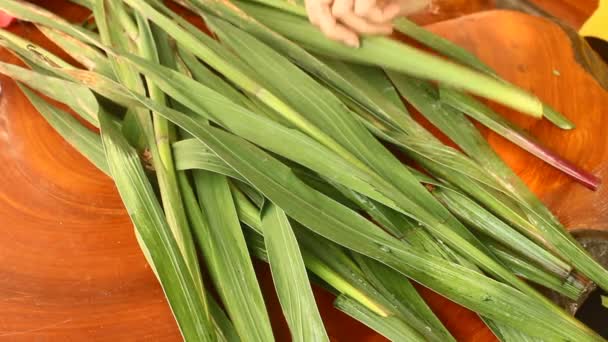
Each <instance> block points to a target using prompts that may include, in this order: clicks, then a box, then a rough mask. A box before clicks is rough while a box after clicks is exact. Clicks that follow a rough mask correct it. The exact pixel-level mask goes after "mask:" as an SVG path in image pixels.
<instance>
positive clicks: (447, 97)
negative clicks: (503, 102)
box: [440, 87, 601, 190]
mask: <svg viewBox="0 0 608 342" xmlns="http://www.w3.org/2000/svg"><path fill="white" fill-rule="evenodd" d="M440 98H441V101H442V102H443V103H445V104H447V105H448V106H452V107H454V108H456V109H457V110H459V111H461V112H462V113H464V114H466V115H468V116H470V117H471V118H473V119H475V120H477V121H479V122H480V123H481V124H482V125H484V126H486V127H488V128H490V129H491V130H493V131H494V132H496V133H498V134H499V135H501V136H502V137H504V138H506V139H507V140H509V141H511V142H512V143H514V144H516V145H517V146H519V147H521V148H523V149H524V150H526V151H528V152H529V153H531V154H533V155H535V156H536V157H538V158H539V159H542V160H543V161H544V162H546V163H547V164H549V165H551V166H553V167H555V168H556V169H558V170H560V171H562V172H564V173H566V174H567V175H569V176H570V177H572V178H574V179H575V180H576V181H578V182H580V183H581V184H583V185H584V186H586V187H587V188H589V189H591V190H597V188H598V187H599V185H600V182H601V181H600V179H599V178H598V177H596V176H594V175H592V174H590V173H588V172H587V171H585V170H582V169H580V168H578V167H577V166H576V165H574V164H572V163H571V162H569V161H567V160H565V159H563V158H561V157H560V156H559V155H557V154H556V153H555V152H553V151H551V150H549V149H548V148H546V147H544V146H542V145H541V144H540V143H539V142H538V141H536V140H535V139H534V138H532V137H531V136H529V135H528V134H527V133H526V132H524V131H523V130H522V129H520V128H518V127H517V126H515V125H514V124H512V123H511V122H509V121H508V120H506V119H505V118H504V117H502V116H500V115H498V114H497V113H496V112H494V111H493V110H492V109H490V108H489V107H487V106H485V105H484V104H482V103H481V102H479V101H477V100H476V99H474V98H473V97H470V96H468V95H466V94H463V93H461V92H458V91H456V90H454V89H449V88H446V87H440Z"/></svg>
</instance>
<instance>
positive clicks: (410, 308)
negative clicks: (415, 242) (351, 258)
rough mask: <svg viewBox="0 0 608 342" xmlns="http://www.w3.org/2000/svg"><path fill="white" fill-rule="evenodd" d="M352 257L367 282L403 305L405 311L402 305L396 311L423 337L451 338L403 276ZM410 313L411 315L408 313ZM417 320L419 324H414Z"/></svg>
mask: <svg viewBox="0 0 608 342" xmlns="http://www.w3.org/2000/svg"><path fill="white" fill-rule="evenodd" d="M355 259H356V260H357V262H358V264H359V266H361V268H362V270H363V272H364V273H365V275H366V276H367V277H368V279H369V281H370V282H371V283H372V284H373V285H374V286H375V287H376V288H377V289H378V291H380V293H382V294H383V295H384V296H386V297H388V298H391V299H392V301H393V302H394V303H398V306H399V307H400V308H401V307H405V308H406V309H405V310H404V309H403V308H401V310H399V312H400V313H401V314H402V315H403V320H404V321H405V322H408V323H409V324H411V325H412V326H413V327H414V328H416V329H417V331H418V332H419V333H422V334H423V335H424V336H425V337H426V338H427V339H429V338H433V339H434V340H436V341H454V338H453V337H452V335H451V334H450V333H449V331H448V330H447V329H446V328H445V327H444V326H443V324H442V323H441V321H439V319H438V318H437V316H435V314H434V313H433V311H431V309H430V308H429V307H428V305H427V304H426V303H425V302H424V300H423V299H422V297H420V295H419V294H418V292H417V291H416V289H415V288H414V286H412V284H411V283H410V282H409V281H408V280H407V279H406V278H405V277H404V276H403V275H401V274H399V273H398V272H395V270H393V269H391V268H389V267H387V266H385V265H383V264H381V263H379V262H377V261H375V260H372V259H370V258H366V257H363V256H360V255H355ZM412 314H413V315H415V316H414V317H412V316H410V315H412ZM419 322H420V323H422V324H423V325H422V326H416V325H414V324H415V323H419Z"/></svg>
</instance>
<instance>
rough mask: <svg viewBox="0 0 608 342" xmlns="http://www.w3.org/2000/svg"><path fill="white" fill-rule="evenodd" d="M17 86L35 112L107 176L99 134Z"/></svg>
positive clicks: (106, 164)
mask: <svg viewBox="0 0 608 342" xmlns="http://www.w3.org/2000/svg"><path fill="white" fill-rule="evenodd" d="M18 85H19V88H20V89H21V91H22V92H23V93H24V94H25V96H27V98H28V100H29V101H30V102H31V103H32V104H33V105H34V107H35V108H36V110H37V111H38V112H39V113H40V114H41V115H42V116H43V117H44V118H45V119H46V121H47V122H48V123H49V124H50V125H51V126H52V127H53V129H55V131H57V133H59V134H60V135H61V137H62V138H63V139H65V140H66V141H67V142H68V143H70V145H72V146H73V147H74V148H75V149H76V150H77V151H78V152H80V153H81V154H82V155H84V156H85V157H86V158H87V159H88V160H89V161H90V162H91V163H93V165H95V166H96V167H97V168H98V169H100V170H101V171H103V172H104V173H105V174H108V175H109V169H108V163H107V161H106V157H105V153H104V151H103V145H102V143H101V137H100V136H99V134H97V133H95V132H93V131H91V130H89V129H88V128H86V127H85V126H83V125H82V124H81V123H80V122H79V121H78V120H77V119H75V118H74V117H73V116H72V115H70V114H69V113H66V112H64V111H62V110H61V109H58V108H55V107H54V106H52V105H50V104H49V103H47V102H46V101H45V100H44V99H42V98H41V97H40V96H38V95H36V93H34V92H33V91H31V90H29V89H28V88H26V87H25V86H23V85H21V84H20V83H18Z"/></svg>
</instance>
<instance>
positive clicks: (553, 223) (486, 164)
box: [389, 72, 608, 288]
mask: <svg viewBox="0 0 608 342" xmlns="http://www.w3.org/2000/svg"><path fill="white" fill-rule="evenodd" d="M389 77H390V78H391V79H392V80H393V82H394V83H395V85H396V86H397V88H398V89H399V91H400V92H401V94H402V95H403V96H404V97H406V98H407V99H408V101H410V102H412V104H413V105H414V106H415V107H417V108H418V109H419V110H420V112H421V113H422V114H423V115H425V116H426V117H427V119H429V120H430V121H431V122H432V123H433V124H434V125H435V126H437V127H438V128H439V129H440V130H441V131H442V132H443V133H444V134H446V135H447V136H448V137H449V138H450V139H452V140H453V141H454V142H456V143H457V144H458V146H459V147H461V148H462V149H463V150H464V152H465V153H466V154H467V155H469V156H470V157H471V158H473V159H474V160H475V161H477V162H478V163H479V165H480V166H482V167H483V168H484V169H485V170H486V171H487V172H488V174H489V175H491V176H493V177H494V178H495V179H496V180H497V181H498V182H500V183H501V184H502V186H503V188H504V189H505V190H507V191H508V195H509V197H511V198H513V199H515V201H514V202H513V201H511V202H510V201H509V199H503V200H502V201H500V200H498V201H495V200H492V201H487V200H486V199H483V198H479V197H476V196H477V195H478V194H482V193H481V192H479V191H473V192H471V191H470V189H467V188H465V187H461V189H462V190H463V191H465V192H467V194H468V195H469V196H472V197H476V198H477V199H478V200H480V202H481V203H483V204H484V205H485V206H488V207H489V208H491V210H492V211H493V212H494V213H495V214H497V215H498V216H499V217H500V218H502V219H503V220H505V221H506V222H508V223H510V224H511V225H513V227H515V228H517V229H518V230H520V232H522V233H524V234H526V235H527V236H528V237H529V238H531V239H533V240H534V241H536V242H537V243H539V244H542V245H544V246H545V247H546V248H547V249H549V250H551V251H552V252H555V253H557V254H558V255H559V256H560V257H562V258H563V259H564V260H565V261H566V262H568V263H570V264H572V265H573V266H574V268H575V269H577V270H578V271H580V272H582V273H583V274H585V275H586V276H587V277H589V278H590V279H592V280H593V281H594V282H596V283H597V284H598V285H599V286H600V287H602V288H608V271H607V270H606V269H604V268H603V267H602V266H601V265H599V264H598V263H597V262H596V261H595V260H593V258H592V257H591V256H590V255H589V254H588V253H587V252H586V251H585V250H584V249H583V248H582V247H581V246H580V245H579V244H578V242H577V241H576V240H575V239H574V238H573V237H571V236H570V235H569V233H567V231H566V229H565V228H564V227H563V226H562V225H561V224H560V223H559V221H558V220H557V219H556V218H555V217H554V216H553V214H552V213H551V212H550V211H549V209H547V208H546V207H545V206H544V205H543V204H542V202H541V201H540V200H539V199H538V198H537V197H536V196H535V195H534V194H533V193H532V192H531V191H530V190H529V189H528V188H527V186H526V185H525V184H524V183H523V181H522V180H521V179H520V178H519V177H517V175H516V174H515V173H514V172H513V171H512V170H511V169H510V168H509V167H508V166H507V165H506V164H505V163H504V161H502V160H501V159H500V157H499V156H498V155H497V154H496V152H494V150H492V148H491V147H490V145H489V144H488V142H487V141H486V140H485V139H484V138H483V136H482V135H481V133H480V132H479V131H478V130H477V129H476V128H475V126H474V125H473V124H472V123H471V122H470V121H468V120H467V119H466V117H464V115H463V114H462V113H459V112H456V111H454V110H453V109H452V108H451V107H448V108H444V107H443V106H442V104H441V102H440V101H439V102H434V103H435V106H429V102H428V101H423V100H422V98H423V97H426V98H429V97H430V98H435V101H437V100H438V97H437V93H436V90H434V89H433V90H428V89H432V88H430V86H429V85H428V84H427V83H425V82H424V81H419V80H414V79H411V78H409V77H407V76H404V75H399V74H396V73H392V72H389ZM425 89H426V90H425ZM433 91H434V92H435V94H434V95H433ZM446 111H448V113H449V114H448V113H446ZM450 111H451V112H450ZM478 188H479V187H478ZM485 194H486V195H490V196H492V197H496V194H494V195H492V194H491V192H485ZM509 202H510V203H509Z"/></svg>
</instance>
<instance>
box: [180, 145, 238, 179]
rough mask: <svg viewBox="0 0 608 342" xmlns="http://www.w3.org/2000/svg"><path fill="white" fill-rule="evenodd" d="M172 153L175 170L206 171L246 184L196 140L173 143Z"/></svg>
mask: <svg viewBox="0 0 608 342" xmlns="http://www.w3.org/2000/svg"><path fill="white" fill-rule="evenodd" d="M173 153H174V155H175V168H176V169H177V170H192V169H201V170H207V171H212V172H215V173H219V174H222V175H224V176H228V177H231V178H234V179H238V180H241V181H245V182H246V180H245V179H244V178H243V177H242V176H241V175H239V174H238V173H237V172H236V171H234V169H232V168H231V167H230V166H228V165H226V163H224V161H223V160H221V159H219V158H218V156H217V155H216V154H215V153H213V152H211V151H209V150H208V149H206V148H205V145H204V144H202V143H201V142H200V141H198V140H196V139H185V140H180V141H178V142H176V143H174V144H173Z"/></svg>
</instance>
